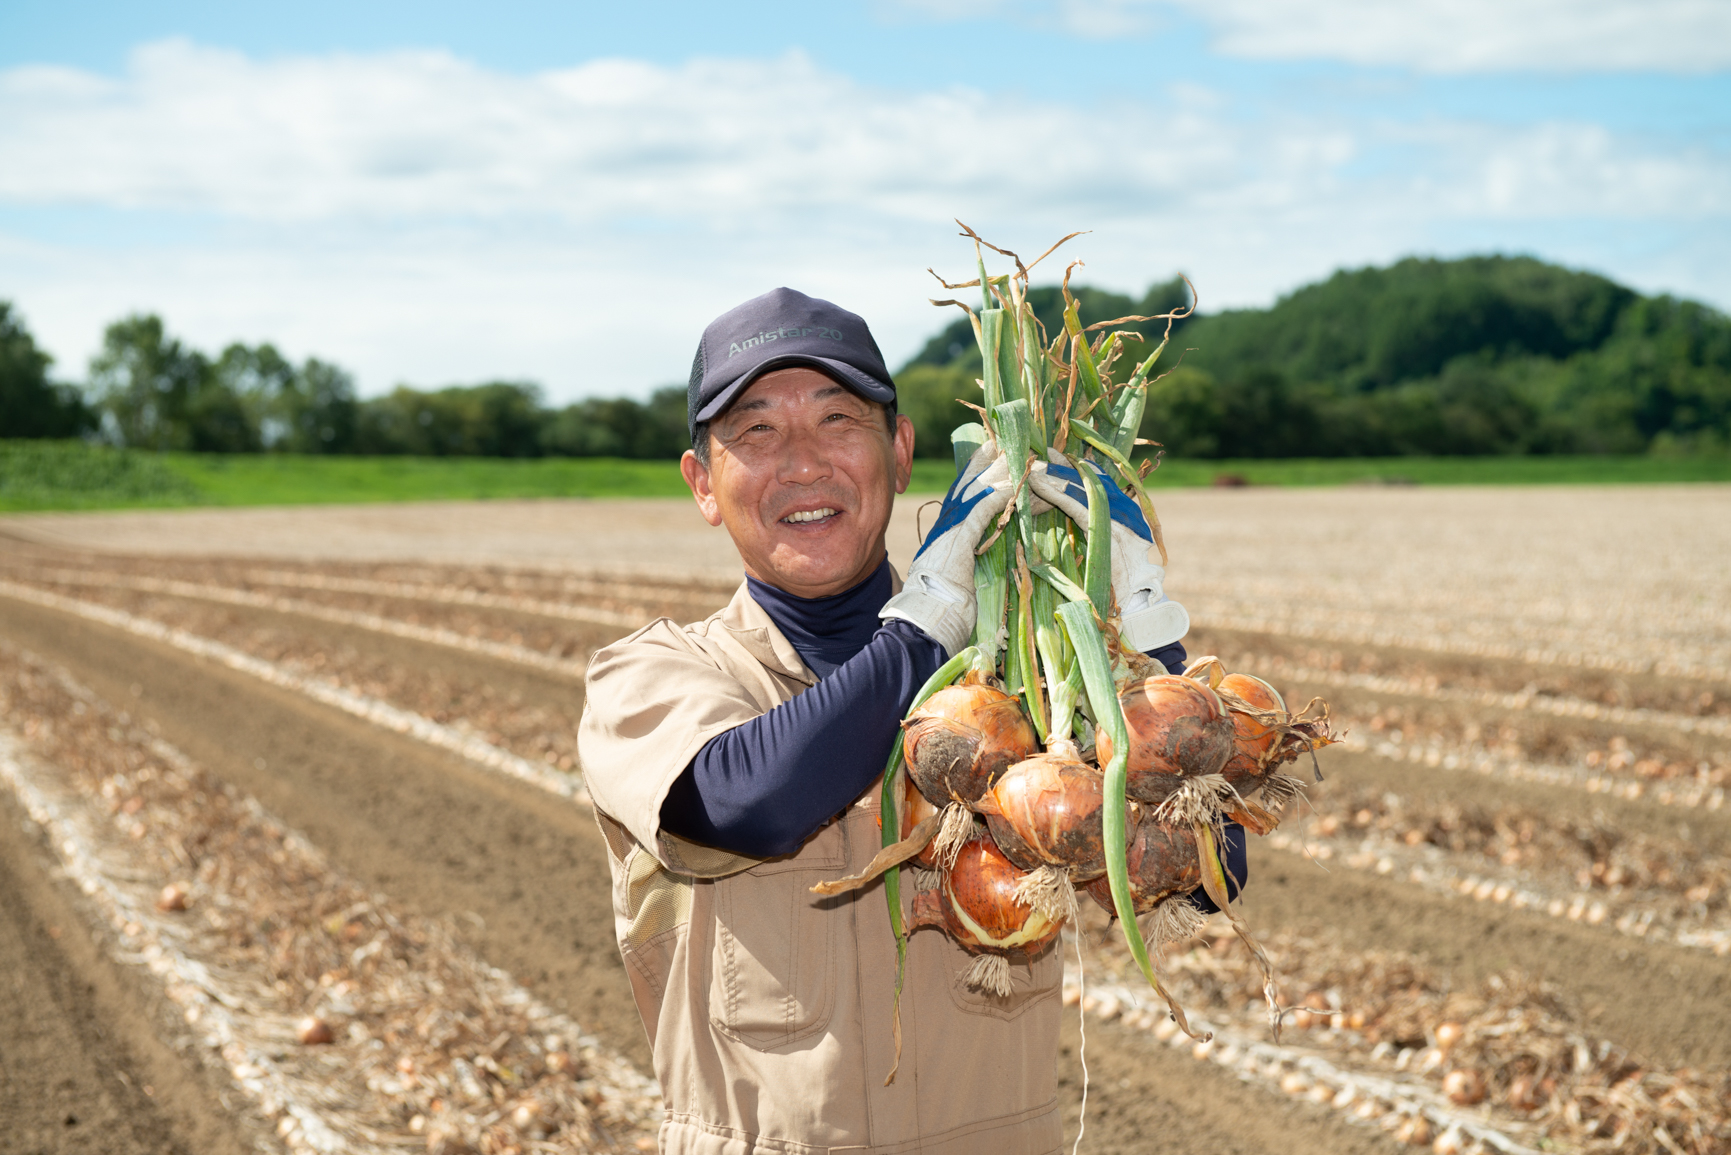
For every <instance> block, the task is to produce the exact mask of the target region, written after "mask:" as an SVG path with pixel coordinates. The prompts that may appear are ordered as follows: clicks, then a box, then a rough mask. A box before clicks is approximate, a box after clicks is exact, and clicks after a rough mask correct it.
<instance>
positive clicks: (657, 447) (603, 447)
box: [541, 385, 690, 459]
mask: <svg viewBox="0 0 1731 1155" xmlns="http://www.w3.org/2000/svg"><path fill="white" fill-rule="evenodd" d="M541 444H542V447H543V448H544V449H545V451H546V452H548V453H551V454H556V455H559V456H562V457H637V458H663V459H667V458H676V457H678V456H679V455H680V454H682V453H684V452H685V450H686V449H687V448H689V447H690V434H689V433H688V431H687V429H686V424H685V386H683V385H669V386H666V387H664V388H661V389H657V390H656V391H655V392H654V393H653V394H651V395H650V398H649V401H648V402H647V403H644V402H640V401H636V400H634V399H632V398H630V397H612V398H590V399H587V400H584V401H578V402H575V403H574V404H571V405H567V406H566V407H565V408H563V409H560V410H557V411H555V412H552V413H549V414H548V415H547V417H546V419H545V423H544V424H543V426H542V434H541Z"/></svg>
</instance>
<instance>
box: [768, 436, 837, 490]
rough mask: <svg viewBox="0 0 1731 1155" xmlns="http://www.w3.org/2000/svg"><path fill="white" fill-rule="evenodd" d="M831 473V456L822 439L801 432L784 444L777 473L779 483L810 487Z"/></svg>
mask: <svg viewBox="0 0 1731 1155" xmlns="http://www.w3.org/2000/svg"><path fill="white" fill-rule="evenodd" d="M831 472H833V471H832V470H831V468H830V463H829V455H828V454H827V453H825V452H824V447H823V442H822V440H821V439H820V438H818V437H815V436H813V435H811V434H810V433H805V432H801V433H797V434H795V435H794V436H792V437H789V438H788V439H787V440H786V441H785V442H784V443H783V447H782V454H781V462H780V466H779V468H778V470H777V471H776V480H777V481H780V482H783V483H784V484H788V485H810V484H812V483H813V482H816V481H822V480H823V479H824V478H826V477H828V476H829V475H830V474H831Z"/></svg>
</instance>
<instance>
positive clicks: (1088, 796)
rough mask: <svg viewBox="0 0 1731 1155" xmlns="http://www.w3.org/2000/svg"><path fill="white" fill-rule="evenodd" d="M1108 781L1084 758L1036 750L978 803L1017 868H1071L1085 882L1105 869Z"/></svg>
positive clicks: (988, 825)
mask: <svg viewBox="0 0 1731 1155" xmlns="http://www.w3.org/2000/svg"><path fill="white" fill-rule="evenodd" d="M1104 786H1105V779H1104V778H1103V777H1102V776H1101V774H1100V772H1099V771H1098V770H1096V769H1094V768H1093V767H1092V766H1089V765H1088V764H1086V763H1085V762H1081V761H1078V760H1077V759H1075V758H1073V757H1067V756H1066V755H1063V754H1058V753H1045V754H1036V755H1034V756H1033V757H1032V758H1028V759H1025V760H1024V761H1021V762H1018V763H1016V764H1015V765H1014V766H1012V767H1010V768H1009V769H1008V770H1006V771H1005V772H1004V774H1003V776H1002V777H1000V778H999V779H998V780H997V781H995V782H993V783H992V786H991V788H990V789H989V790H987V791H986V793H985V794H983V795H982V796H981V797H980V800H979V802H977V803H976V804H975V807H974V808H975V809H976V810H978V811H979V812H980V813H981V814H984V815H985V816H986V826H987V827H988V828H989V829H990V830H991V832H992V839H993V840H994V841H995V842H996V843H997V844H998V848H999V849H1000V850H1002V851H1003V852H1004V855H1005V857H1007V858H1008V859H1009V860H1010V861H1011V862H1012V863H1014V864H1015V865H1016V866H1017V867H1018V868H1020V869H1022V870H1035V869H1037V868H1039V867H1041V866H1044V865H1051V866H1062V867H1068V868H1069V870H1070V877H1071V878H1072V879H1074V880H1075V881H1077V882H1086V881H1088V880H1089V879H1093V878H1099V877H1100V876H1101V875H1103V874H1105V873H1106V847H1105V842H1104V830H1103V825H1102V821H1103V816H1104V811H1103V806H1104V803H1105V795H1104V789H1103V788H1104ZM1132 809H1134V807H1133V808H1132ZM1132 821H1134V819H1132Z"/></svg>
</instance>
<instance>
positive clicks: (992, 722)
mask: <svg viewBox="0 0 1731 1155" xmlns="http://www.w3.org/2000/svg"><path fill="white" fill-rule="evenodd" d="M902 725H903V726H904V727H906V730H907V736H906V738H905V739H904V740H903V743H902V753H903V756H904V757H906V759H907V763H908V774H909V776H910V777H911V778H912V779H913V780H914V783H915V784H916V785H917V786H918V787H919V789H920V793H921V794H924V795H925V796H926V798H928V799H929V800H930V801H931V802H932V804H933V805H936V806H943V805H944V804H946V803H948V802H950V801H952V800H953V799H960V800H961V801H963V802H973V801H975V800H977V799H978V798H979V797H980V795H981V794H984V793H985V791H986V787H987V786H989V785H991V783H992V780H993V779H995V778H996V777H998V775H1000V774H1002V773H1003V772H1004V771H1005V770H1008V769H1009V768H1010V767H1011V766H1012V765H1014V764H1015V763H1017V762H1020V761H1021V760H1022V759H1024V758H1026V757H1027V756H1028V755H1030V754H1032V753H1034V752H1035V751H1036V750H1038V749H1039V748H1040V744H1039V741H1038V739H1037V738H1036V737H1035V735H1034V727H1033V725H1032V724H1031V723H1030V722H1029V721H1028V718H1027V715H1025V714H1024V713H1022V706H1021V703H1020V702H1018V701H1017V700H1016V699H1015V698H1013V697H1011V696H1010V695H1009V694H1006V693H1004V692H1003V691H1002V690H995V689H993V688H992V687H990V686H986V685H983V684H980V683H963V684H959V685H954V686H945V687H944V688H943V689H941V690H939V691H938V692H937V693H935V694H933V695H932V696H931V697H930V698H927V699H926V701H925V702H924V704H922V705H921V706H920V707H919V708H918V709H916V710H914V711H913V713H911V714H909V715H908V720H907V721H906V722H904V723H902Z"/></svg>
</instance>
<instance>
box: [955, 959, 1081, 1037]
mask: <svg viewBox="0 0 1731 1155" xmlns="http://www.w3.org/2000/svg"><path fill="white" fill-rule="evenodd" d="M1057 947H1058V944H1057V943H1055V942H1053V943H1048V944H1047V945H1046V946H1044V947H1042V948H1041V949H1040V951H1039V952H1038V953H1037V954H1035V955H1034V957H1033V958H1031V959H1030V958H1027V957H1026V956H1022V955H1017V956H1013V957H1012V958H1011V960H1010V986H1011V990H1010V993H1009V995H1008V996H1006V997H1004V998H999V997H998V996H997V995H989V994H987V993H985V992H984V991H977V990H974V989H972V988H971V987H969V986H968V985H967V984H966V983H964V982H962V980H961V978H960V975H961V974H962V972H963V971H964V970H966V969H967V966H968V963H969V962H971V961H972V956H971V955H969V954H968V953H967V952H966V951H964V950H962V948H961V947H959V946H958V947H956V953H957V954H958V955H960V956H961V958H960V959H959V960H958V967H957V969H956V975H957V976H958V977H957V979H956V981H955V982H954V983H953V984H952V985H951V987H950V997H951V998H952V999H954V1000H955V1003H956V1006H957V1007H959V1008H961V1009H962V1010H964V1011H967V1012H968V1013H969V1014H974V1015H984V1016H986V1017H987V1018H994V1019H1014V1018H1017V1017H1019V1016H1020V1015H1021V1014H1022V1012H1023V1011H1026V1010H1027V1009H1028V1008H1029V1007H1032V1006H1035V1005H1037V1004H1038V1003H1040V1002H1042V1001H1044V1000H1046V999H1051V998H1057V997H1058V987H1059V985H1060V984H1061V983H1062V982H1063V979H1064V961H1063V958H1062V956H1061V955H1060V952H1059V951H1058V949H1057Z"/></svg>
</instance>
